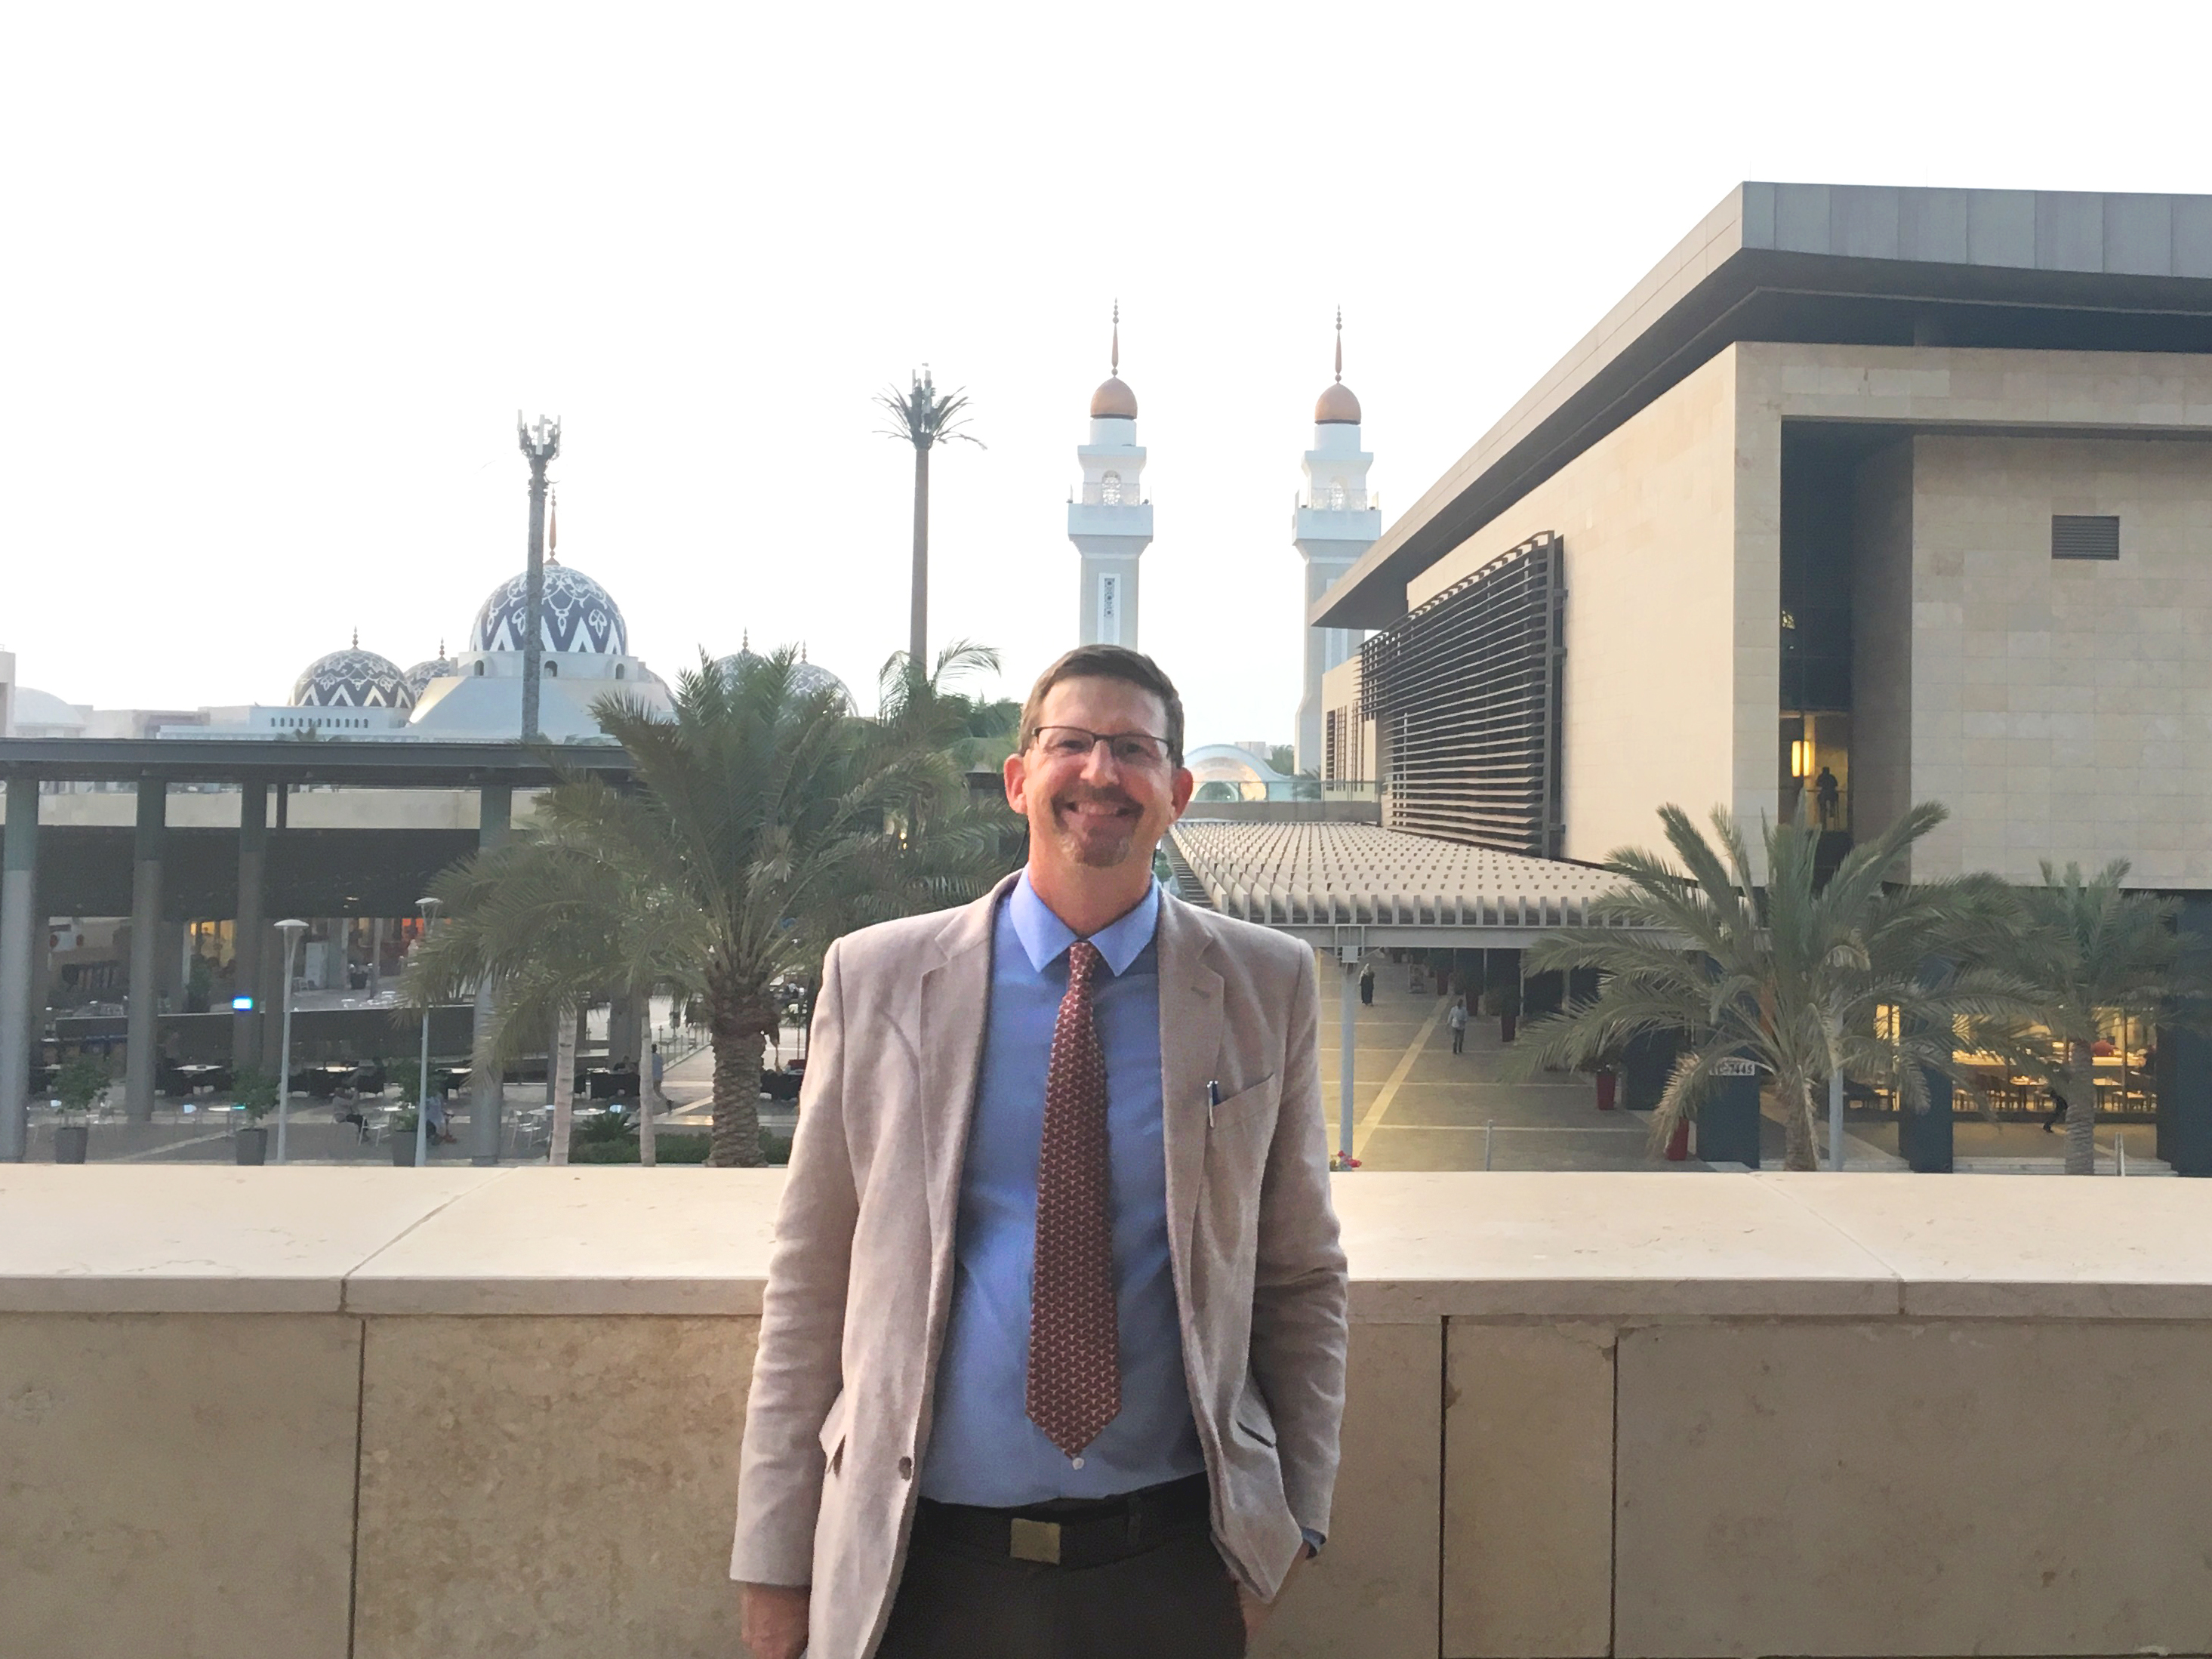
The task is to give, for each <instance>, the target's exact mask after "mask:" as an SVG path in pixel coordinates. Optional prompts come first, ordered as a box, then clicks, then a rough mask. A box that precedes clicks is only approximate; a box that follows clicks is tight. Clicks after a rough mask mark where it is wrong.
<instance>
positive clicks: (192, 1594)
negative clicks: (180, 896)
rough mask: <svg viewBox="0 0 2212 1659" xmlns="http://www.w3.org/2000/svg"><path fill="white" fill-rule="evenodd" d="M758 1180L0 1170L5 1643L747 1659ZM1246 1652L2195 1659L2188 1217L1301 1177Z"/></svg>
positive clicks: (2078, 1198) (2107, 1185)
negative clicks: (1305, 1334)
mask: <svg viewBox="0 0 2212 1659" xmlns="http://www.w3.org/2000/svg"><path fill="white" fill-rule="evenodd" d="M780 1185H781V1176H780V1175H779V1174H777V1173H776V1172H772V1171H762V1172H745V1173H734V1172H716V1171H706V1170H658V1171H653V1172H652V1173H650V1174H648V1173H647V1172H645V1171H641V1170H635V1169H629V1170H624V1169H577V1170H481V1171H479V1170H427V1171H414V1170H367V1169H363V1170H338V1169H295V1170H276V1169H267V1170H227V1169H220V1168H197V1169H154V1168H147V1167H117V1166H110V1167H106V1168H100V1167H93V1168H88V1169H55V1168H38V1167H21V1166H17V1167H10V1168H0V1654H6V1655H17V1654H21V1655H25V1656H38V1659H74V1656H93V1655H98V1656H130V1659H167V1656H179V1659H183V1656H191V1659H201V1656H222V1659H262V1656H267V1659H347V1656H353V1659H402V1656H407V1659H412V1656H422V1659H430V1656H447V1655H453V1654H468V1655H471V1656H482V1659H496V1656H507V1655H514V1656H522V1655H530V1656H547V1659H559V1656H570V1655H574V1656H579V1659H581V1656H587V1655H588V1656H593V1659H600V1656H606V1655H616V1654H619V1655H623V1656H626V1659H630V1656H635V1659H659V1656H668V1659H674V1656H679V1655H680V1656H702V1655H714V1656H720V1655H730V1656H736V1655H738V1653H739V1651H740V1650H739V1649H738V1644H737V1640H736V1634H735V1618H734V1613H735V1601H734V1595H733V1594H732V1590H731V1589H730V1586H729V1585H728V1584H727V1583H726V1579H725V1576H724V1575H725V1570H726V1560H727V1553H728V1546H729V1532H730V1523H731V1517H732V1510H733V1505H734V1501H735V1492H736V1451H737V1445H738V1434H739V1432H740V1430H741V1428H742V1425H743V1420H744V1395H745V1388H746V1382H747V1378H748V1376H749V1375H750V1365H751V1358H752V1351H753V1343H754V1340H755V1334H756V1328H757V1314H758V1310H759V1304H760V1291H761V1275H762V1272H763V1267H764V1264H765V1261H766V1254H767V1248H768V1243H769V1229H770V1225H771V1218H772V1212H773V1207H774V1204H775V1199H776V1196H777V1193H778V1190H779V1188H780ZM1337 1196H1338V1203H1339V1206H1340V1211H1341V1212H1342V1214H1343V1217H1344V1221H1345V1226H1346V1241H1347V1244H1348V1246H1349V1249H1350V1253H1351V1257H1352V1273H1353V1291H1352V1309H1353V1318H1354V1321H1355V1330H1354V1333H1353V1341H1352V1378H1351V1391H1350V1401H1349V1406H1348V1408H1347V1413H1346V1425H1345V1464H1344V1471H1343V1476H1342V1480H1341V1483H1340V1487H1339V1497H1338V1504H1337V1512H1336V1516H1335V1519H1334V1530H1333V1534H1332V1536H1331V1539H1330V1542H1329V1547H1328V1551H1327V1553H1325V1554H1324V1555H1323V1557H1322V1559H1321V1560H1320V1561H1319V1562H1318V1563H1316V1565H1314V1566H1312V1567H1311V1568H1309V1569H1307V1570H1306V1571H1305V1572H1304V1574H1303V1576H1302V1577H1301V1578H1300V1580H1299V1581H1298V1582H1297V1583H1296V1584H1295V1585H1294V1586H1293V1588H1292V1589H1291V1592H1290V1594H1289V1595H1288V1596H1287V1597H1286V1600H1285V1607H1283V1609H1282V1610H1281V1612H1280V1613H1279V1615H1278V1617H1277V1619H1276V1620H1275V1621H1274V1623H1273V1625H1272V1626H1270V1628H1269V1629H1268V1630H1267V1632H1266V1633H1265V1635H1264V1637H1263V1638H1262V1641H1261V1644H1260V1646H1259V1649H1258V1650H1257V1651H1258V1652H1260V1653H1261V1654H1265V1655H1271V1656H1309V1655H1310V1656H1322V1655H1329V1656H1344V1659H1354V1656H1356V1659H1397V1656H1406V1659H1413V1656H1429V1659H1437V1656H1444V1659H1475V1656H1493V1655H1522V1656H1540V1655H1541V1656H1599V1655H1607V1654H1620V1655H1624V1656H1626V1655H1636V1656H1644V1655H1650V1656H1672V1655H1735V1654H1743V1655H1752V1654H1770V1653H1788V1654H1798V1655H1930V1656H1933V1655H1944V1654H1964V1653H1984V1654H2018V1655H2028V1654H2038V1655H2057V1654H2111V1655H2119V1654H2130V1653H2138V1652H2142V1651H2147V1650H2166V1651H2170V1652H2175V1653H2188V1652H2199V1653H2201V1652H2204V1651H2206V1650H2208V1649H2212V1564H2209V1563H2208V1551H2207V1548H2206V1545H2205V1542H2204V1540H2205V1524H2204V1516H2205V1514H2206V1512H2207V1505H2208V1499H2207V1497H2206V1494H2207V1493H2208V1492H2212V1432H2208V1429H2212V1225H2208V1224H2212V1186H2205V1185H2200V1184H2199V1183H2197V1182H2180V1181H2144V1182H2133V1183H2123V1182H2117V1181H2112V1180H2109V1179H2107V1180H2101V1181H2063V1180H2052V1179H2049V1178H2043V1177H2032V1176H2029V1177H2016V1178H2008V1177H1996V1176H1991V1177H1980V1178H1977V1179H1974V1180H1971V1181H1966V1180H1948V1181H1946V1180H1940V1179H1934V1178H1924V1177H1916V1176H1876V1175H1849V1174H1846V1175H1843V1176H1692V1175H1677V1174H1663V1175H1649V1176H1647V1175H1567V1174H1498V1175H1480V1174H1465V1175H1387V1174H1369V1173H1362V1174H1356V1175H1350V1176H1340V1177H1338V1184H1337Z"/></svg>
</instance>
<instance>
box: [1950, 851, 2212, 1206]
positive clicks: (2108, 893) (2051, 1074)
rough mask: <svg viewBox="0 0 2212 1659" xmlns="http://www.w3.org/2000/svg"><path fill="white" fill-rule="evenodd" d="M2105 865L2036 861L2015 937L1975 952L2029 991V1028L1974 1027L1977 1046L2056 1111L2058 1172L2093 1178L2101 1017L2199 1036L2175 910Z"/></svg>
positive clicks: (2202, 982)
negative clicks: (2060, 1107)
mask: <svg viewBox="0 0 2212 1659" xmlns="http://www.w3.org/2000/svg"><path fill="white" fill-rule="evenodd" d="M2127 873H2128V863H2127V860H2124V859H2116V860H2113V861H2112V863H2110V864H2108V865H2106V866H2105V867H2104V869H2103V870H2101V871H2100V872H2098V873H2097V874H2096V875H2095V876H2093V877H2091V878H2084V877H2083V876H2082V874H2081V866H2079V865H2077V864H2069V865H2068V866H2066V868H2065V871H2064V872H2063V873H2061V872H2058V871H2057V870H2056V869H2054V868H2053V867H2052V866H2051V863H2050V861H2049V860H2045V861H2044V865H2043V884H2042V885H2041V886H2040V887H2021V888H2017V889H2015V893H2016V895H2017V897H2018V901H2019V904H2020V908H2021V913H2022V915H2023V918H2024V920H2025V922H2026V924H2027V925H2026V927H2024V928H2014V929H2008V930H2007V931H2006V932H2004V933H2002V934H2001V935H1999V936H1997V937H1996V938H1994V939H1990V940H1989V941H1988V942H1987V943H1985V944H1984V945H1982V946H1981V947H1980V948H1981V950H1982V951H1983V953H1984V956H1985V957H1987V958H1988V959H1990V961H1992V962H1996V963H2000V964H2002V967H2003V968H2004V969H2006V970H2007V971H2008V972H2010V973H2011V974H2013V975H2016V976H2017V977H2018V978H2019V979H2021V981H2025V982H2026V983H2027V985H2028V986H2029V987H2031V990H2030V995H2031V997H2032V1000H2033V1003H2034V1014H2033V1024H2027V1023H2026V1022H2016V1023H2013V1024H2009V1025H2006V1024H1997V1025H1992V1026H1988V1027H1984V1030H1982V1031H1981V1033H1980V1034H1979V1041H1980V1042H1981V1044H1982V1046H1983V1047H1984V1048H1987V1049H1989V1050H1990V1051H1991V1052H1993V1053H1995V1054H2000V1055H2002V1057H2003V1058H2004V1059H2005V1060H2008V1062H2009V1063H2010V1064H2011V1066H2013V1068H2014V1069H2015V1071H2018V1072H2021V1073H2026V1074H2027V1076H2030V1077H2033V1078H2034V1079H2037V1080H2038V1081H2039V1082H2040V1083H2042V1084H2043V1085H2044V1086H2045V1087H2046V1088H2048V1089H2049V1090H2050V1091H2051V1093H2052V1094H2054V1095H2056V1096H2057V1097H2058V1098H2059V1100H2060V1101H2062V1102H2063V1103H2064V1105H2065V1108H2066V1173H2067V1174H2069V1175H2091V1174H2093V1173H2094V1172H2095V1170H2096V1155H2097V1154H2096V1121H2097V1079H2096V1066H2095V1047H2096V1044H2097V1042H2098V1040H2099V1038H2100V1036H2102V1035H2103V1025H2104V1022H2105V1021H2106V1019H2108V1018H2111V1017H2112V1016H2114V1015H2118V1016H2121V1017H2123V1018H2142V1019H2159V1020H2160V1021H2161V1022H2162V1023H2164V1024H2167V1025H2169V1026H2171V1025H2176V1024H2179V1025H2182V1026H2185V1027H2188V1026H2201V1025H2202V1024H2203V1023H2204V1015H2203V1010H2204V1009H2205V1008H2206V1006H2207V999H2212V964H2208V963H2207V962H2206V960H2205V958H2204V957H2203V952H2202V951H2201V950H2200V949H2197V948H2195V947H2194V946H2193V945H2192V942H2191V940H2188V939H2184V938H2183V937H2182V936H2181V934H2180V933H2178V932H2177V931H2176V929H2175V928H2174V926H2173V921H2174V917H2175V915H2177V914H2178V913H2179V908H2180V907H2179V903H2178V902H2176V901H2173V900H2171V899H2163V898H2160V897H2158V896H2155V895H2154V894H2150V893H2130V892H2128V891H2125V890H2124V889H2123V888H2122V886H2121V883H2122V882H2124V880H2125V879H2126V878H2127Z"/></svg>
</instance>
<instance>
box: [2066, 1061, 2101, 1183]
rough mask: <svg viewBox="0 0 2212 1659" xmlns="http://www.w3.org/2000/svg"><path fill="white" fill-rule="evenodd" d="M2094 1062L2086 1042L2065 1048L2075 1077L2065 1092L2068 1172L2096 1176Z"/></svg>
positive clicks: (2095, 1089) (2068, 1063)
mask: <svg viewBox="0 0 2212 1659" xmlns="http://www.w3.org/2000/svg"><path fill="white" fill-rule="evenodd" d="M2094 1065H2095V1062H2094V1061H2093V1060H2092V1059H2091V1058H2090V1054H2089V1045H2088V1044H2087V1043H2086V1042H2069V1043H2068V1044H2067V1045H2066V1069H2067V1070H2068V1071H2069V1072H2071V1073H2073V1074H2074V1076H2073V1079H2069V1082H2068V1085H2067V1090H2066V1173H2067V1174H2068V1175H2081V1176H2085V1175H2094V1174H2096V1173H2097V1083H2096V1078H2095V1075H2094V1071H2093V1067H2094Z"/></svg>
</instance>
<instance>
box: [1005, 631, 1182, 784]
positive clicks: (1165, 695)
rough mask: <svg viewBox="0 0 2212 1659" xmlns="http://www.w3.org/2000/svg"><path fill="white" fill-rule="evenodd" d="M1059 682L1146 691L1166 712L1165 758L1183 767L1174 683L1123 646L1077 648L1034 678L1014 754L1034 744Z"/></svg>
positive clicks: (1179, 706)
mask: <svg viewBox="0 0 2212 1659" xmlns="http://www.w3.org/2000/svg"><path fill="white" fill-rule="evenodd" d="M1062 680H1121V681H1122V682H1124V683H1125V684H1129V685H1133V686H1135V687H1136V688H1137V689H1138V690H1140V691H1149V692H1151V693H1152V695H1153V696H1156V697H1158V699H1159V700H1160V705H1161V707H1162V708H1165V709H1166V710H1167V716H1168V729H1167V730H1166V731H1164V732H1161V733H1160V734H1159V735H1160V736H1162V737H1164V738H1166V739H1167V740H1168V758H1169V760H1170V761H1172V762H1173V763H1175V764H1176V765H1177V766H1181V765H1182V696H1180V695H1179V694H1178V693H1177V692H1176V689H1175V682H1174V681H1173V680H1171V679H1170V678H1168V677H1167V675H1166V674H1165V673H1164V672H1163V671H1161V668H1160V665H1159V664H1158V663H1156V662H1154V661H1153V660H1152V659H1151V658H1150V657H1148V656H1146V655H1145V653H1143V652H1141V651H1132V650H1130V649H1129V647H1127V646H1125V645H1079V646H1077V647H1075V649H1074V650H1073V651H1071V652H1069V653H1067V654H1066V656H1064V657H1062V658H1061V659H1060V660H1059V661H1058V662H1056V663H1054V664H1053V665H1052V666H1051V667H1049V668H1048V669H1046V670H1045V671H1044V672H1043V673H1042V674H1040V675H1038V676H1037V681H1036V684H1035V685H1033V686H1031V687H1030V696H1029V701H1028V702H1024V704H1023V705H1022V729H1021V735H1020V738H1019V740H1018V742H1019V746H1018V749H1017V750H1016V751H1015V752H1017V753H1025V752H1027V750H1028V749H1029V746H1030V744H1032V743H1035V742H1036V734H1037V725H1038V717H1039V716H1040V715H1041V714H1043V713H1044V699H1045V694H1046V693H1047V692H1048V691H1050V690H1052V688H1053V687H1054V686H1055V685H1058V684H1060V682H1061V681H1062Z"/></svg>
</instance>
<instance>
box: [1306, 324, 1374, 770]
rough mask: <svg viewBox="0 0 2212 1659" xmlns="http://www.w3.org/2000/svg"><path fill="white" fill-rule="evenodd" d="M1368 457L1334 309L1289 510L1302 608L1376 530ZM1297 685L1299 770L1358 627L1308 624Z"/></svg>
mask: <svg viewBox="0 0 2212 1659" xmlns="http://www.w3.org/2000/svg"><path fill="white" fill-rule="evenodd" d="M1374 461H1375V458H1374V457H1373V456H1372V455H1370V454H1368V453H1366V452H1365V451H1364V450H1362V449H1361V448H1360V447H1359V399H1358V398H1355V397H1353V396H1352V388H1351V387H1350V386H1346V385H1345V383H1344V312H1343V309H1342V308H1341V307H1339V308H1338V311H1337V313H1336V379H1335V380H1334V381H1332V382H1331V383H1330V384H1329V385H1328V386H1326V387H1324V388H1323V389H1322V394H1321V398H1320V400H1319V401H1318V402H1316V404H1314V447H1312V448H1311V449H1309V450H1308V451H1306V459H1305V472H1306V489H1305V495H1304V499H1302V500H1301V501H1299V502H1298V504H1297V510H1296V512H1295V513H1292V515H1291V522H1292V532H1291V540H1292V541H1293V542H1295V543H1296V544H1297V550H1298V551H1299V552H1300V553H1301V554H1303V555H1304V557H1305V562H1306V592H1305V601H1304V607H1303V608H1302V609H1301V611H1300V613H1299V614H1300V615H1301V616H1303V615H1304V611H1305V610H1307V609H1310V608H1311V607H1312V605H1313V602H1314V601H1315V600H1316V599H1319V598H1321V596H1322V594H1324V593H1326V592H1328V590H1329V589H1330V588H1332V587H1334V586H1336V581H1337V578H1339V577H1340V576H1341V575H1343V574H1344V573H1345V572H1346V571H1347V570H1349V569H1351V568H1352V565H1353V564H1354V563H1355V562H1357V561H1358V558H1359V556H1360V555H1361V554H1363V553H1364V552H1365V551H1366V550H1368V549H1369V548H1370V547H1372V546H1374V545H1375V538H1376V537H1378V536H1380V535H1381V534H1382V533H1383V510H1382V508H1381V507H1379V506H1378V505H1377V504H1376V498H1375V497H1374V496H1372V495H1369V494H1368V493H1367V469H1368V468H1369V467H1370V466H1371V465H1374ZM1304 633H1305V679H1304V688H1305V689H1304V695H1303V696H1300V697H1299V699H1298V739H1297V758H1298V770H1299V771H1301V772H1318V771H1320V770H1321V761H1322V742H1321V677H1322V675H1323V674H1326V673H1327V672H1328V671H1329V670H1330V669H1332V668H1334V667H1335V666H1336V665H1338V664H1339V663H1340V662H1342V661H1344V660H1345V659H1346V658H1347V657H1349V656H1351V655H1352V653H1353V652H1355V651H1357V650H1358V649H1359V642H1360V641H1362V640H1364V639H1365V638H1366V637H1367V630H1366V629H1364V628H1308V629H1305V630H1304Z"/></svg>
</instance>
